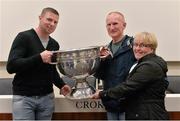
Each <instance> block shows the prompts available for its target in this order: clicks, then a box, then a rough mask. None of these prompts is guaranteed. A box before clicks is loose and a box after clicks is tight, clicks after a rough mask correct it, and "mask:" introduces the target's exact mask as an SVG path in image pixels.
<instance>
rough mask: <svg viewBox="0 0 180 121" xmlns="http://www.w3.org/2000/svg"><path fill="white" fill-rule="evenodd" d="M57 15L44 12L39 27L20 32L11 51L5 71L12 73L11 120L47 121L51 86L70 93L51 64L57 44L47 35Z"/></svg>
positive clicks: (64, 92)
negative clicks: (13, 74) (13, 75)
mask: <svg viewBox="0 0 180 121" xmlns="http://www.w3.org/2000/svg"><path fill="white" fill-rule="evenodd" d="M58 20H59V13H58V12H57V11H56V10H55V9H53V8H44V9H43V10H42V13H41V15H40V16H39V26H38V27H37V28H36V29H30V30H27V31H24V32H20V33H19V34H18V35H17V36H16V38H15V40H14V42H13V44H12V47H11V50H10V54H9V58H8V62H7V71H8V72H9V73H15V77H14V80H13V119H14V120H50V119H51V117H52V113H53V111H54V93H53V83H54V84H55V85H56V86H57V87H58V88H59V89H61V93H62V94H63V95H66V94H67V93H69V92H70V91H71V89H70V87H69V86H68V85H66V84H65V83H64V82H63V80H62V79H61V78H60V77H59V74H58V72H57V70H56V68H55V65H51V64H49V63H50V62H51V56H52V52H51V51H55V50H59V44H58V43H57V41H55V40H54V39H53V38H52V37H50V34H51V33H52V32H54V30H55V29H56V26H57V24H58Z"/></svg>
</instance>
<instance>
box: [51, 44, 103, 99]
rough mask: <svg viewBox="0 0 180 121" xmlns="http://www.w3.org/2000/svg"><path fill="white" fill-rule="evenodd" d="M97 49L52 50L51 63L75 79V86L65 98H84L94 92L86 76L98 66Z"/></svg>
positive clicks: (62, 72) (92, 72)
mask: <svg viewBox="0 0 180 121" xmlns="http://www.w3.org/2000/svg"><path fill="white" fill-rule="evenodd" d="M99 50H100V48H99V47H87V48H80V49H71V50H60V51H55V52H53V56H52V63H53V62H54V63H55V64H56V67H57V69H58V71H59V72H60V73H61V74H63V75H66V76H68V77H69V78H71V79H72V80H74V81H75V86H74V87H73V88H72V92H71V93H70V94H69V95H68V96H66V97H67V98H70V99H84V98H88V97H89V96H91V95H92V94H93V93H94V92H95V89H94V87H92V86H90V85H89V84H88V82H87V80H86V78H87V77H88V76H90V75H92V74H94V72H95V71H96V69H97V68H98V65H99V62H100V58H99Z"/></svg>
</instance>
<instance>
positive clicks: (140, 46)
mask: <svg viewBox="0 0 180 121" xmlns="http://www.w3.org/2000/svg"><path fill="white" fill-rule="evenodd" d="M133 51H134V55H135V58H136V59H137V60H139V59H140V58H142V57H144V56H145V55H148V54H150V53H153V49H152V48H151V46H150V45H148V44H144V41H143V38H142V37H136V38H135V40H134V44H133Z"/></svg>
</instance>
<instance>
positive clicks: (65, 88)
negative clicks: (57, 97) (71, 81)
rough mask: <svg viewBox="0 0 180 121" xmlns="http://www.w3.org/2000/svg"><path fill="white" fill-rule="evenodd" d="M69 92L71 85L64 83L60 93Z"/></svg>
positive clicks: (65, 93)
mask: <svg viewBox="0 0 180 121" xmlns="http://www.w3.org/2000/svg"><path fill="white" fill-rule="evenodd" d="M70 92H71V87H70V86H69V85H67V84H66V85H64V86H63V87H62V88H61V90H60V94H62V95H64V96H66V95H67V94H69V93H70Z"/></svg>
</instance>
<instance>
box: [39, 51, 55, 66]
mask: <svg viewBox="0 0 180 121" xmlns="http://www.w3.org/2000/svg"><path fill="white" fill-rule="evenodd" d="M40 55H41V58H42V61H43V62H44V63H50V62H51V56H52V52H51V51H48V50H45V51H43V52H41V53H40Z"/></svg>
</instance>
